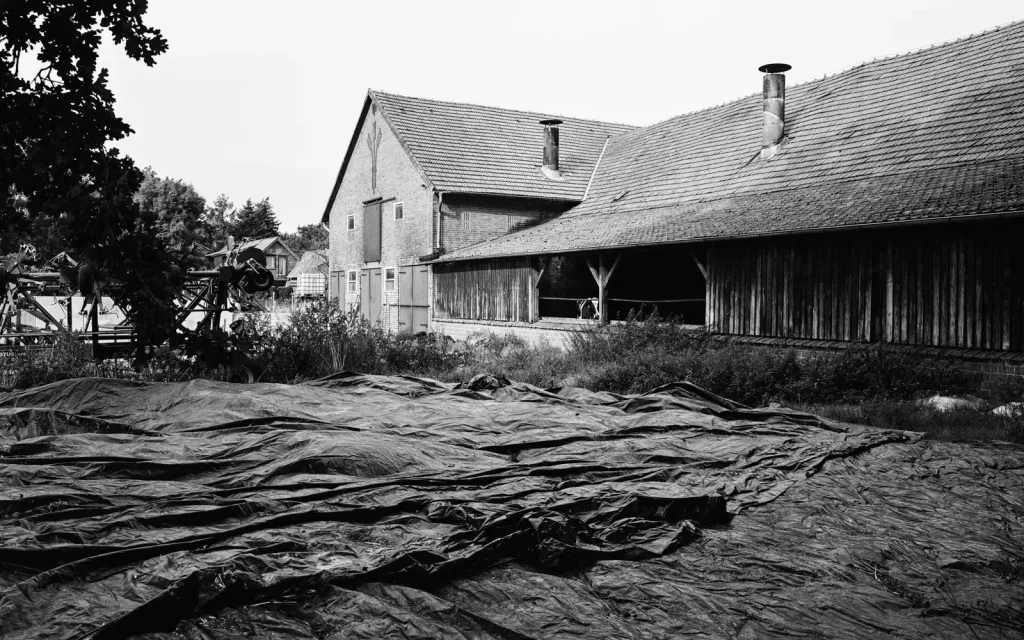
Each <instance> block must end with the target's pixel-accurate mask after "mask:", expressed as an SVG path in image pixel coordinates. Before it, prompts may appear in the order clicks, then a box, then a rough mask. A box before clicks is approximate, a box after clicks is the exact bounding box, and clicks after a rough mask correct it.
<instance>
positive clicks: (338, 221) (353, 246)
mask: <svg viewBox="0 0 1024 640" xmlns="http://www.w3.org/2000/svg"><path fill="white" fill-rule="evenodd" d="M378 132H379V134H378ZM368 135H369V136H371V137H372V136H375V135H379V139H380V142H379V143H378V145H377V161H376V189H374V180H373V154H372V151H371V148H370V146H369V145H368V144H367V136H368ZM378 197H379V198H383V199H384V202H383V205H382V209H381V259H380V261H374V262H371V263H366V262H364V261H363V257H364V256H363V210H364V204H363V203H364V202H366V201H367V200H370V199H373V198H378ZM396 202H401V203H403V205H404V214H403V218H402V220H395V216H394V205H395V203H396ZM350 214H353V215H354V216H355V228H354V229H351V230H350V229H348V220H347V218H348V216H349V215H350ZM433 214H434V203H433V195H432V193H431V190H430V188H429V186H428V185H427V184H426V183H425V181H424V178H423V176H422V175H421V174H420V172H419V170H418V169H417V168H416V165H415V164H413V162H412V160H411V158H410V157H409V155H408V153H407V152H406V150H405V148H404V147H403V146H402V144H401V142H400V141H399V139H398V138H397V137H396V136H395V135H394V133H393V132H392V131H391V129H390V127H389V126H388V124H387V122H386V121H385V120H384V118H383V116H382V115H381V113H380V112H379V110H376V109H373V108H372V107H371V108H370V110H369V111H368V112H367V114H366V118H365V120H364V121H363V123H362V127H361V129H360V131H359V134H358V138H357V143H356V147H355V149H354V150H353V153H352V158H351V160H350V161H349V164H348V167H347V169H346V171H345V175H344V177H343V179H342V182H341V186H340V187H339V188H338V194H337V196H336V197H335V200H334V206H333V207H332V208H331V213H330V248H329V250H328V258H329V261H330V270H331V272H332V273H334V272H339V271H349V270H355V271H359V272H361V271H362V270H363V269H367V268H380V269H381V276H382V277H381V287H382V288H383V286H384V277H383V274H384V271H385V270H386V269H396V270H397V268H398V267H400V266H402V265H407V264H415V263H417V262H418V261H419V257H420V256H422V255H426V254H428V253H430V252H431V251H432V249H433V241H432V238H433V234H432V229H433V225H434V222H433ZM341 280H342V288H343V289H345V282H346V279H345V276H344V275H342V276H341ZM360 281H361V278H359V277H358V275H357V278H356V282H357V284H356V291H355V292H354V293H353V292H348V291H346V292H345V293H344V296H345V303H346V306H347V307H348V308H350V309H352V308H355V306H356V305H357V304H358V302H359V296H360V293H361V292H360V290H359V287H360V286H361V283H360ZM399 286H400V283H398V282H396V285H395V290H394V291H389V292H383V291H382V293H381V304H382V310H381V316H380V317H381V322H382V323H383V324H384V325H385V326H386V327H389V328H391V329H393V330H395V331H397V330H398V328H399V325H398V294H399V290H398V288H399Z"/></svg>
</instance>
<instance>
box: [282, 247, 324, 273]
mask: <svg viewBox="0 0 1024 640" xmlns="http://www.w3.org/2000/svg"><path fill="white" fill-rule="evenodd" d="M326 262H327V258H326V257H324V255H323V254H321V253H319V252H317V251H307V252H305V253H303V254H302V257H301V258H299V261H298V262H296V263H295V266H294V267H293V268H292V270H291V271H289V272H288V277H289V278H297V277H299V274H300V273H321V271H320V266H322V265H323V264H325V263H326Z"/></svg>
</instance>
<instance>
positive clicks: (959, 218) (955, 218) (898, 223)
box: [426, 210, 1024, 264]
mask: <svg viewBox="0 0 1024 640" xmlns="http://www.w3.org/2000/svg"><path fill="white" fill-rule="evenodd" d="M1012 218H1024V211H1020V210H1014V211H1000V212H993V213H975V214H967V215H949V216H937V217H932V218H914V219H910V220H892V221H888V222H871V223H864V224H850V225H842V226H834V227H808V228H801V229H786V230H779V231H764V232H758V233H739V234H733V235H727V236H704V237H694V238H686V239H683V240H666V241H664V242H644V243H632V244H620V245H611V246H609V245H602V246H592V247H574V248H572V249H566V250H562V251H524V252H505V253H494V254H489V255H485V256H479V255H478V256H466V257H461V256H458V255H454V256H453V255H449V256H441V257H439V258H436V259H434V260H429V261H426V264H443V263H454V262H472V261H474V260H494V259H499V258H526V257H534V256H554V255H573V254H584V253H608V252H612V251H623V250H626V249H657V248H661V247H670V246H685V245H691V244H703V243H708V242H727V241H730V240H754V239H757V238H778V237H784V236H803V235H813V234H821V233H841V232H844V231H864V230H870V229H892V228H898V227H917V226H923V225H943V224H954V223H966V222H983V221H989V220H1004V219H1012ZM492 242H493V241H492Z"/></svg>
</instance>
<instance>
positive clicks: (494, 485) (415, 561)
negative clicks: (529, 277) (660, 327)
mask: <svg viewBox="0 0 1024 640" xmlns="http://www.w3.org/2000/svg"><path fill="white" fill-rule="evenodd" d="M1022 516H1024V451H1022V449H1021V448H1020V447H1013V446H1011V445H999V444H994V445H987V446H981V445H977V446H975V445H966V444H951V443H935V442H927V441H921V440H920V439H919V436H918V435H916V434H911V433H906V432H899V431H884V430H877V429H871V428H867V427H859V426H854V425H849V424H841V423H836V422H832V421H828V420H824V419H821V418H817V417H815V416H811V415H807V414H803V413H798V412H795V411H790V410H786V409H780V408H764V409H751V408H746V407H743V406H741V405H738V404H736V403H733V402H730V401H728V400H726V399H723V398H719V397H717V396H714V395H712V394H710V393H707V392H705V391H703V390H701V389H699V388H697V387H695V386H692V385H689V384H687V383H677V384H673V385H668V386H665V387H661V388H659V389H656V390H654V391H652V392H651V393H648V394H645V395H640V396H617V395H612V394H608V393H593V392H589V391H585V390H582V389H572V388H562V389H547V390H545V389H539V388H536V387H531V386H528V385H524V384H516V383H509V382H508V381H506V380H501V379H495V378H489V377H485V378H479V379H475V380H474V381H473V382H472V383H471V384H468V385H464V386H453V385H447V384H442V383H440V382H437V381H434V380H427V379H418V378H411V377H380V376H368V375H357V374H339V375H336V376H332V377H330V378H326V379H323V380H318V381H315V382H310V383H306V384H299V385H279V384H254V385H232V384H227V383H217V382H211V381H203V380H199V381H193V382H189V383H138V382H130V381H123V380H104V379H79V380H70V381H64V382H58V383H53V384H50V385H46V386H42V387H38V388H35V389H30V390H25V391H16V392H7V393H0V637H3V638H11V639H15V638H80V637H95V638H122V637H133V636H136V637H140V638H167V639H169V638H178V639H185V638H189V639H200V638H202V639H227V638H269V637H275V638H304V639H306V638H309V639H311V638H318V639H328V638H494V639H508V638H515V639H522V638H538V639H539V638H680V637H698V638H765V637H805V638H819V637H830V638H832V637H834V638H864V637H876V636H881V635H886V636H888V637H897V638H919V637H978V638H997V637H1019V635H1020V633H1021V632H1020V630H1021V629H1022V628H1024V531H1022V527H1024V518H1022Z"/></svg>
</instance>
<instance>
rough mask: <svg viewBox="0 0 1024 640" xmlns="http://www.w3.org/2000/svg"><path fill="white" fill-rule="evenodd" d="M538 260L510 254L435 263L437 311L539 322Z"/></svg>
mask: <svg viewBox="0 0 1024 640" xmlns="http://www.w3.org/2000/svg"><path fill="white" fill-rule="evenodd" d="M534 261H535V260H534V259H531V258H509V259H493V260H478V261H472V262H454V263H447V264H445V263H439V264H436V265H434V315H435V316H436V317H438V318H451V319H460V320H498V321H503V322H535V321H536V320H537V309H538V302H539V301H538V300H537V270H536V269H535V266H536V265H535V264H534Z"/></svg>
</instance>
